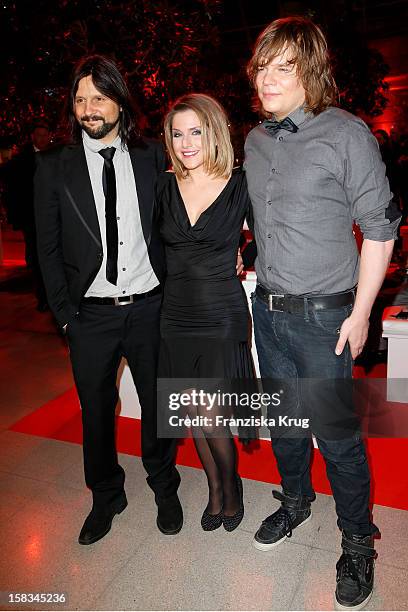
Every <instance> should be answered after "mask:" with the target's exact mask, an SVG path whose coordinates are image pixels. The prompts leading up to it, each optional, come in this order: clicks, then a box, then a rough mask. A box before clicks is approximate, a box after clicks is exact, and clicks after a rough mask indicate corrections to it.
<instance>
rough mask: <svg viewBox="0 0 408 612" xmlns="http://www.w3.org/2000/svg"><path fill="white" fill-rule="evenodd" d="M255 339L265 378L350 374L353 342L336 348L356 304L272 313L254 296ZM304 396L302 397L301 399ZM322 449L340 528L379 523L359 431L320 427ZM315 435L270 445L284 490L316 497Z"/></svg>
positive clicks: (371, 529)
mask: <svg viewBox="0 0 408 612" xmlns="http://www.w3.org/2000/svg"><path fill="white" fill-rule="evenodd" d="M252 304H253V306H252V309H253V318H254V330H255V342H256V348H257V351H258V358H259V367H260V372H261V377H262V378H263V379H266V378H270V379H285V380H288V379H296V383H295V384H296V385H297V384H298V383H299V382H301V380H300V379H314V378H318V379H327V380H329V379H337V380H338V379H351V376H352V366H353V362H352V358H351V353H350V349H349V346H348V344H347V346H346V347H345V349H344V351H343V353H342V354H341V355H339V356H337V355H336V354H335V352H334V349H335V346H336V344H337V341H338V337H339V335H338V330H339V328H340V327H341V324H342V323H343V321H344V319H345V318H347V317H348V316H349V315H350V313H351V310H352V306H351V305H350V306H344V307H341V308H336V309H326V310H321V311H316V312H315V311H313V312H308V311H307V309H306V308H305V313H304V314H302V315H298V314H296V315H295V314H290V313H286V312H270V311H269V310H268V307H267V305H266V303H264V302H263V301H262V300H261V299H260V298H259V297H258V296H256V295H255V294H253V295H252ZM298 401H300V400H298ZM313 433H315V435H316V439H317V443H318V446H319V449H320V451H321V453H322V455H323V457H324V459H325V461H326V470H327V476H328V479H329V481H330V485H331V488H332V491H333V497H334V500H335V503H336V511H337V516H338V525H339V527H340V529H344V530H346V531H347V532H351V533H353V534H361V535H368V534H370V533H375V532H376V531H377V528H376V527H375V525H373V523H372V522H371V518H370V511H369V496H370V472H369V469H368V464H367V457H366V452H365V447H364V444H363V442H362V440H361V438H360V435H359V433H358V431H356V432H355V433H354V434H350V436H348V437H346V438H343V439H340V440H338V439H327V438H326V439H323V438H322V437H320V436H319V435H318V433H317V432H313ZM311 446H312V444H311V438H310V436H309V437H302V438H293V437H285V436H279V437H275V438H273V439H272V448H273V451H274V453H275V457H276V460H277V464H278V469H279V473H280V476H281V479H282V483H281V484H282V487H283V489H284V490H285V491H287V492H290V493H292V494H296V495H306V496H307V497H309V498H310V499H313V497H314V491H313V488H312V483H311V479H310V459H311Z"/></svg>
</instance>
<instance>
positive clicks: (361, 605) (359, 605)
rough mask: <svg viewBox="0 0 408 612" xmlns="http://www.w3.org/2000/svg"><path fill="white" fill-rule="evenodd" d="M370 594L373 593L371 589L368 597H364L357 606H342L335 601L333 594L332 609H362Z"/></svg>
mask: <svg viewBox="0 0 408 612" xmlns="http://www.w3.org/2000/svg"><path fill="white" fill-rule="evenodd" d="M372 595H373V591H371V593H370V594H369V595H368V597H366V598H365V600H364V601H362V602H361V603H360V604H358V606H342V605H341V604H340V603H339V602H338V601H337V599H336V596H334V609H335V610H349V611H350V610H362V609H363V608H365V607H366V605H367V604H368V602H369V601H370V599H371V597H372Z"/></svg>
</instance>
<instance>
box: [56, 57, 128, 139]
mask: <svg viewBox="0 0 408 612" xmlns="http://www.w3.org/2000/svg"><path fill="white" fill-rule="evenodd" d="M87 76H91V77H92V82H93V84H94V85H95V87H96V89H97V90H98V91H100V92H101V93H102V94H103V95H105V96H106V97H108V98H110V100H113V101H114V102H116V104H119V106H120V107H121V108H122V111H121V112H120V114H119V136H120V138H121V140H122V144H124V145H126V144H129V142H130V141H131V140H132V139H133V137H135V136H136V137H138V136H139V134H138V130H137V111H136V108H135V106H134V103H133V100H132V97H131V95H130V92H129V89H128V86H127V84H126V81H125V79H124V78H123V76H122V75H121V73H120V71H119V68H118V67H117V65H116V64H115V62H113V61H112V60H111V59H109V58H107V57H104V56H103V55H90V56H88V57H85V58H83V59H82V60H81V61H80V62H79V64H78V65H77V66H76V67H75V69H74V73H73V76H72V81H71V87H70V92H69V98H68V100H67V109H66V113H67V120H68V126H69V130H70V132H71V137H72V140H73V141H74V142H80V141H81V138H82V128H81V125H80V124H79V123H78V121H77V119H76V117H75V115H74V105H75V96H76V93H77V91H78V85H79V81H80V80H81V79H83V78H84V77H87Z"/></svg>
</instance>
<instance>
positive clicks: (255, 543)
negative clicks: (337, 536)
mask: <svg viewBox="0 0 408 612" xmlns="http://www.w3.org/2000/svg"><path fill="white" fill-rule="evenodd" d="M312 516H313V513H312V511H310V514H309V516H308V517H307V518H305V520H304V521H303V522H302V523H299V525H298V526H297V527H295V529H297V528H298V527H302V525H306V523H308V522H309V521H310V519H311V518H312ZM286 539H287V536H283V538H281V539H280V540H278V541H277V542H273V543H272V544H263V543H262V542H258V540H255V538H254V539H253V540H252V544H253V546H254V548H256V549H257V550H262V551H264V552H265V551H268V550H271V549H272V548H275V546H279V544H282V542H284V541H285V540H286ZM350 609H351V608H350ZM354 609H357V608H354ZM346 610H347V608H346Z"/></svg>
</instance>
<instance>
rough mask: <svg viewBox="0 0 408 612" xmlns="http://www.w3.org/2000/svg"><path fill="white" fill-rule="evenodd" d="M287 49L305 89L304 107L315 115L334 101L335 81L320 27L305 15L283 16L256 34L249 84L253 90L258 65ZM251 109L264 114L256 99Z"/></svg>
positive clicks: (249, 64)
mask: <svg viewBox="0 0 408 612" xmlns="http://www.w3.org/2000/svg"><path fill="white" fill-rule="evenodd" d="M286 50H288V51H289V52H290V54H291V59H290V63H291V64H294V65H295V67H296V73H297V76H298V78H299V79H300V82H301V83H302V86H303V88H304V90H305V94H306V95H305V110H306V111H307V112H312V113H313V114H314V115H318V114H319V113H321V112H322V111H324V110H325V109H326V108H327V107H328V106H333V105H334V104H336V98H337V87H336V83H335V81H334V78H333V75H332V72H331V66H330V59H329V53H328V49H327V42H326V38H325V36H324V34H323V32H322V31H321V29H320V28H319V27H318V26H317V25H316V24H315V23H313V21H311V20H310V19H307V18H306V17H299V16H293V17H285V18H283V19H276V20H275V21H272V23H270V24H269V25H268V26H267V27H266V28H265V30H264V31H263V32H261V34H260V35H259V36H258V39H257V41H256V43H255V47H254V52H253V55H252V58H251V59H250V61H249V63H248V66H247V74H248V76H249V79H250V81H251V85H252V86H253V87H254V88H255V89H256V84H255V80H256V75H257V73H258V69H259V67H260V66H264V65H266V64H269V62H270V61H272V60H273V59H274V58H275V57H276V56H277V55H280V54H281V53H283V52H285V51H286ZM254 108H255V110H258V111H260V112H261V114H263V115H264V116H268V117H269V116H270V115H271V113H268V112H266V111H264V110H263V109H262V105H261V103H260V101H259V99H258V98H256V100H255V99H254Z"/></svg>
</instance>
